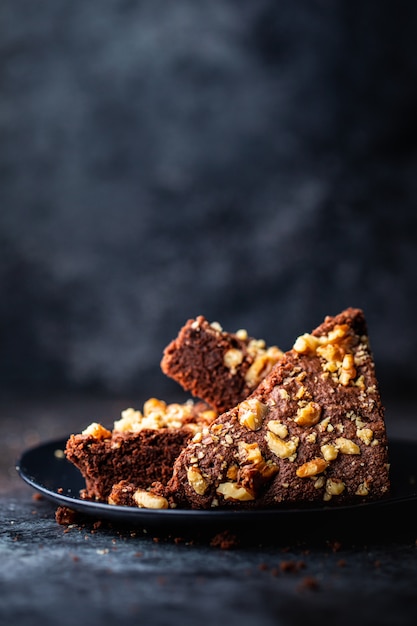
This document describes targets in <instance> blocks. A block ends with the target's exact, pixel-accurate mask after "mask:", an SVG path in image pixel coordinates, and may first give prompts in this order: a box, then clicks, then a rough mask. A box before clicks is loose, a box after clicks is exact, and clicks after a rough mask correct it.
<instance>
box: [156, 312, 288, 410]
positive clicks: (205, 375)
mask: <svg viewBox="0 0 417 626" xmlns="http://www.w3.org/2000/svg"><path fill="white" fill-rule="evenodd" d="M282 354H283V353H282V351H281V350H280V349H279V348H277V347H276V346H271V347H267V346H266V344H265V341H264V340H263V339H254V338H252V337H249V336H248V333H247V331H246V330H239V331H237V332H236V333H228V332H225V331H224V330H223V329H222V327H221V326H220V325H219V324H218V323H216V322H213V323H211V324H210V323H209V322H208V321H207V319H206V318H205V317H203V316H202V315H200V316H198V317H197V318H195V319H189V320H188V321H187V322H186V324H185V325H184V326H183V327H182V328H181V330H180V331H179V333H178V336H177V337H176V339H174V340H173V341H172V342H171V343H170V344H169V345H168V346H167V347H166V348H165V350H164V354H163V358H162V361H161V369H162V371H163V372H164V373H165V374H166V375H167V376H169V377H170V378H173V379H174V380H175V381H176V382H178V383H179V384H180V385H181V386H182V387H183V389H185V390H186V391H190V392H191V394H192V395H193V396H194V397H196V398H200V399H202V400H204V401H205V402H207V403H208V404H209V405H210V406H212V407H213V408H214V409H215V410H216V411H217V412H218V413H223V412H224V411H227V410H228V409H231V408H232V407H233V406H235V405H236V404H238V402H240V401H241V400H244V399H245V398H246V397H247V396H248V395H249V394H250V393H251V392H252V391H253V390H254V389H255V387H257V386H258V384H259V383H260V382H261V380H262V379H263V378H264V377H265V376H266V375H267V374H268V373H269V372H270V371H271V369H272V367H273V366H274V365H275V363H276V362H277V361H278V360H279V359H280V358H281V356H282Z"/></svg>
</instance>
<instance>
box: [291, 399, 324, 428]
mask: <svg viewBox="0 0 417 626" xmlns="http://www.w3.org/2000/svg"><path fill="white" fill-rule="evenodd" d="M320 416H321V406H320V405H319V404H317V402H308V403H307V404H306V405H305V406H303V407H300V408H299V409H298V411H297V415H296V416H295V417H294V422H296V423H297V424H298V425H299V426H314V424H317V422H318V421H319V420H320Z"/></svg>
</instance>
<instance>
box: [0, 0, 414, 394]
mask: <svg viewBox="0 0 417 626" xmlns="http://www.w3.org/2000/svg"><path fill="white" fill-rule="evenodd" d="M416 32H417V3H416V2H413V1H412V0H409V1H400V2H388V1H386V0H381V1H368V2H358V1H355V0H335V1H334V2H326V1H324V0H298V1H296V2H290V1H281V0H280V1H273V0H257V1H256V2H255V1H252V2H251V1H250V0H176V1H175V2H171V1H169V0H166V1H165V2H164V1H162V0H142V1H137V2H134V1H133V0H88V2H86V1H85V0H73V1H71V2H65V1H64V0H42V2H39V3H38V2H33V0H2V3H1V6H0V76H1V91H0V389H1V390H3V391H6V390H11V389H14V390H16V391H18V392H19V393H24V392H26V391H27V390H32V391H33V390H38V391H41V392H49V391H51V390H62V389H64V390H75V391H78V390H95V391H101V392H109V393H124V394H130V393H132V394H139V395H143V396H144V397H149V396H151V395H156V396H158V397H163V398H165V399H171V398H173V397H174V396H175V394H176V392H177V388H176V386H175V384H174V383H173V382H172V381H169V380H168V379H166V378H165V377H164V376H163V375H162V373H161V372H160V369H159V362H160V359H161V355H162V351H163V348H164V347H165V345H166V344H167V343H168V342H169V341H170V340H171V339H172V338H173V337H174V336H175V335H176V334H177V331H178V330H179V328H180V326H181V325H182V324H183V323H184V322H185V321H186V319H188V318H189V317H194V316H196V315H198V314H203V315H205V316H206V317H207V318H208V319H209V320H210V321H214V320H217V321H219V322H220V323H221V324H222V326H223V327H224V329H225V330H229V331H234V330H237V329H238V328H242V327H243V328H246V329H247V330H248V331H249V333H250V334H252V335H254V336H256V337H262V338H264V339H265V340H266V341H267V342H268V343H277V344H278V345H279V346H280V347H281V348H283V349H288V348H290V347H291V346H292V344H293V341H294V339H295V337H296V336H297V335H298V334H300V333H303V332H306V331H310V330H311V329H312V328H314V327H315V326H316V325H318V324H319V323H320V322H321V321H322V319H323V317H324V316H325V315H327V314H331V315H333V314H336V313H338V312H339V311H340V310H342V309H343V308H345V307H347V306H358V307H362V308H363V309H364V311H365V314H366V316H367V319H368V326H369V333H370V337H371V343H372V347H373V351H374V355H375V360H376V362H377V373H378V375H379V378H380V382H381V386H382V390H383V392H385V393H387V394H388V393H391V392H392V393H394V394H405V393H407V392H410V393H412V392H413V391H414V387H415V384H416V383H417V359H416V354H417V332H416V328H417V321H416V314H415V311H416V304H417V289H416V279H417V248H416V243H417V212H416V197H417V170H416V165H417V115H416V111H417V36H416Z"/></svg>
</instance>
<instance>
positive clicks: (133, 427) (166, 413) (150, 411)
mask: <svg viewBox="0 0 417 626" xmlns="http://www.w3.org/2000/svg"><path fill="white" fill-rule="evenodd" d="M193 410H194V403H193V401H192V400H189V401H188V402H185V403H184V404H178V403H172V404H167V403H166V402H164V401H163V400H158V399H157V398H149V400H147V401H146V402H145V403H144V405H143V412H142V411H136V410H135V409H132V408H129V409H125V410H124V411H122V414H121V419H120V420H116V421H115V422H114V430H115V431H117V432H133V433H136V432H139V431H141V430H144V429H148V428H149V429H152V430H158V429H159V428H181V426H184V424H185V423H186V424H187V426H188V427H189V428H191V429H192V430H194V431H195V432H198V431H199V430H200V429H201V428H202V426H203V424H204V423H206V424H210V423H211V422H212V421H213V420H214V418H215V417H216V415H217V414H216V413H215V411H213V410H210V409H208V410H206V411H202V412H201V413H200V414H199V416H198V423H197V422H194V421H190V420H191V418H192V416H193Z"/></svg>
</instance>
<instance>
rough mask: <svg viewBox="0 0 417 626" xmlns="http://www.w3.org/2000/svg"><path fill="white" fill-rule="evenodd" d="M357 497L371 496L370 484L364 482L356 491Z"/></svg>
mask: <svg viewBox="0 0 417 626" xmlns="http://www.w3.org/2000/svg"><path fill="white" fill-rule="evenodd" d="M355 495H356V496H367V495H369V483H368V481H366V480H364V481H363V483H360V484H359V486H358V488H357V489H356V491H355Z"/></svg>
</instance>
